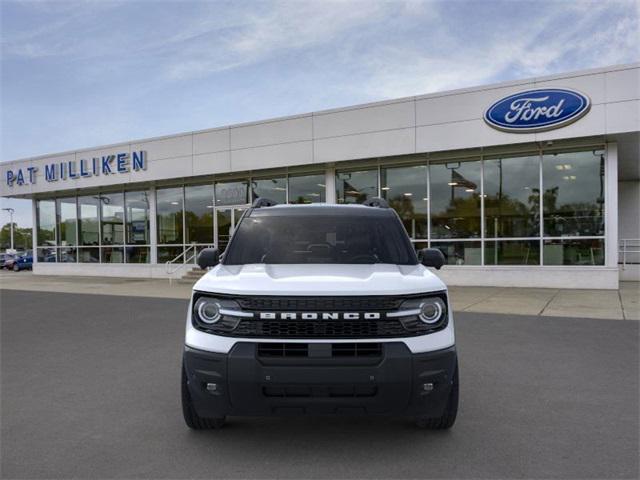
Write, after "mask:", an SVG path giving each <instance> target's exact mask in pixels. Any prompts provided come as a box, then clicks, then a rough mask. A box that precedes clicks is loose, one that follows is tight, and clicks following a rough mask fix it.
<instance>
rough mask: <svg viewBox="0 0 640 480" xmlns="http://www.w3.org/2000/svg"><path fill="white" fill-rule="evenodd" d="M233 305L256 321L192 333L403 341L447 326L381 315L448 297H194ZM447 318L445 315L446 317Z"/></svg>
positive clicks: (421, 295)
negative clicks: (340, 315) (285, 315)
mask: <svg viewBox="0 0 640 480" xmlns="http://www.w3.org/2000/svg"><path fill="white" fill-rule="evenodd" d="M201 295H207V296H212V297H216V298H226V299H230V300H233V301H235V302H236V303H237V304H238V305H239V306H240V308H241V309H242V311H245V312H253V313H255V314H256V315H255V316H254V318H241V319H236V320H235V321H234V322H231V323H232V324H233V327H232V328H228V326H227V325H226V323H227V322H225V321H224V318H226V317H224V318H223V321H221V322H220V324H219V325H217V326H216V325H215V324H214V325H211V326H206V327H205V326H203V325H198V324H197V323H194V325H195V326H196V328H198V329H200V330H203V331H206V332H208V333H212V334H215V335H221V336H227V337H242V338H278V339H319V338H335V339H360V338H402V337H413V336H418V335H425V334H427V333H433V332H435V331H438V330H441V329H443V328H445V327H446V325H447V323H448V322H447V320H446V318H445V320H444V321H443V322H441V323H440V324H438V325H434V326H428V325H425V324H423V323H422V322H420V321H419V320H418V318H417V317H404V318H403V319H400V318H387V317H386V315H385V313H386V312H391V311H396V310H399V309H400V308H401V306H402V303H403V302H405V301H406V300H410V299H415V298H425V297H428V296H439V297H440V298H442V299H443V300H444V302H445V305H446V304H447V298H446V292H430V293H424V294H413V295H403V296H335V297H328V296H327V297H322V296H319V297H284V296H282V297H279V296H272V297H268V296H243V297H240V296H235V295H234V296H230V295H218V294H215V293H205V292H195V296H194V300H195V298H197V297H198V296H201ZM259 312H299V313H304V312H316V313H321V312H380V313H381V314H382V315H381V318H380V319H378V320H365V319H358V320H347V319H341V320H325V319H317V320H309V319H296V320H290V319H260V318H258V313H259ZM445 315H447V313H446V312H445Z"/></svg>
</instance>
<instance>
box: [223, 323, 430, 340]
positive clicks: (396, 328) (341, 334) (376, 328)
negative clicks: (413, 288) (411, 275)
mask: <svg viewBox="0 0 640 480" xmlns="http://www.w3.org/2000/svg"><path fill="white" fill-rule="evenodd" d="M423 333H424V332H409V331H407V330H406V329H405V328H404V327H403V326H402V323H401V322H400V321H398V320H248V319H243V320H242V321H240V323H239V324H238V326H237V327H236V329H235V330H233V333H232V335H233V336H236V337H247V338H251V337H266V338H269V337H271V338H385V337H406V336H412V335H421V334H423ZM220 335H224V333H220Z"/></svg>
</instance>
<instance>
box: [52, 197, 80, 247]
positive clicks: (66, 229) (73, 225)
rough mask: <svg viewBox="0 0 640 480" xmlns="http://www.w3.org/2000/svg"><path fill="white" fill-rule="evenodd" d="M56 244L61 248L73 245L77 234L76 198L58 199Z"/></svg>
mask: <svg viewBox="0 0 640 480" xmlns="http://www.w3.org/2000/svg"><path fill="white" fill-rule="evenodd" d="M56 204H57V210H58V232H59V233H58V244H59V245H61V246H63V247H64V246H67V245H75V244H76V232H77V216H78V208H77V206H76V198H75V197H69V198H58V199H57V200H56Z"/></svg>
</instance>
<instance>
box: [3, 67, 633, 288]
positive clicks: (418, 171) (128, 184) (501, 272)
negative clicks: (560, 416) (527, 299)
mask: <svg viewBox="0 0 640 480" xmlns="http://www.w3.org/2000/svg"><path fill="white" fill-rule="evenodd" d="M0 174H1V175H2V181H1V186H0V195H1V196H3V197H13V198H28V199H32V201H33V217H34V218H33V224H34V228H33V231H34V235H33V249H34V252H36V253H37V254H36V255H34V272H35V273H36V274H47V275H88V276H94V275H97V276H128V277H180V276H182V275H184V274H185V272H186V271H187V270H188V269H190V267H191V266H192V264H193V256H194V252H197V251H199V250H200V249H201V248H204V247H206V246H211V245H216V246H218V247H219V248H220V249H224V247H225V246H226V244H227V243H228V241H229V238H230V236H231V235H232V233H233V230H234V228H235V226H236V224H237V223H238V221H239V219H240V217H241V215H242V213H243V212H244V211H245V210H246V209H247V208H248V207H249V206H250V205H251V203H252V202H253V201H254V200H255V199H256V198H259V197H263V198H269V199H271V200H275V201H277V202H279V203H314V202H326V203H339V204H342V203H362V202H363V201H365V200H366V199H367V198H371V197H382V198H385V199H386V200H387V201H388V203H389V204H390V206H391V207H392V208H394V209H395V210H396V211H397V213H398V215H399V216H400V218H401V219H402V221H403V223H404V225H405V227H406V229H407V232H408V234H409V236H410V237H411V240H412V242H413V243H414V244H415V246H416V248H424V247H433V248H439V249H441V250H442V252H443V253H444V255H445V258H446V261H447V265H446V266H445V267H444V268H443V269H442V270H440V271H438V272H437V274H438V275H439V276H441V277H442V278H443V279H444V280H445V281H446V282H448V283H449V284H450V285H493V286H523V287H524V286H526V287H560V288H609V289H612V288H617V287H618V282H619V281H620V280H621V279H622V280H634V279H635V280H638V279H639V277H640V270H639V267H640V264H639V259H640V254H638V253H637V250H638V249H639V248H638V242H639V239H640V181H639V178H640V64H632V65H620V66H612V67H607V68H599V69H593V70H586V71H579V72H571V73H566V74H560V75H554V76H548V77H540V78H531V79H524V80H518V81H513V82H506V83H499V84H494V85H485V86H481V87H474V88H467V89H462V90H453V91H446V92H438V93H433V94H428V95H421V96H415V97H408V98H400V99H397V100H389V101H383V102H377V103H370V104H364V105H356V106H351V107H346V108H338V109H333V110H326V111H320V112H313V113H308V114H302V115H295V116H290V117H284V118H276V119H271V120H264V121H257V122H252V123H245V124H240V125H231V126H225V127H220V128H212V129H208V130H202V131H197V132H188V133H180V134H176V135H170V136H165V137H158V138H150V139H143V140H132V141H127V142H123V143H118V144H114V145H107V146H100V147H96V148H88V149H81V150H74V151H70V152H64V153H57V154H51V155H44V156H39V157H34V158H27V159H22V160H16V161H11V162H5V163H2V164H0ZM303 234H304V232H301V235H303ZM623 257H624V258H623Z"/></svg>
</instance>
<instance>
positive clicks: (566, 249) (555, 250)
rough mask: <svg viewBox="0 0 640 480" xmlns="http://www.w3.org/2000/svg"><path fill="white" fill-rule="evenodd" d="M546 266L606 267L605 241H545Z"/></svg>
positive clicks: (544, 257)
mask: <svg viewBox="0 0 640 480" xmlns="http://www.w3.org/2000/svg"><path fill="white" fill-rule="evenodd" d="M542 255H543V256H542V261H543V264H544V265H604V239H602V238H596V239H584V240H583V239H561V240H545V241H544V246H543V251H542Z"/></svg>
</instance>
